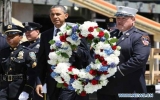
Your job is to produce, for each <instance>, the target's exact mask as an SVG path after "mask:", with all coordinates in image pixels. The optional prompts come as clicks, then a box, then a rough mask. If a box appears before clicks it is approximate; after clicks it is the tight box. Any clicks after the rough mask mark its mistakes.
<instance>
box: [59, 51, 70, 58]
mask: <svg viewBox="0 0 160 100" xmlns="http://www.w3.org/2000/svg"><path fill="white" fill-rule="evenodd" d="M61 56H62V57H64V58H69V56H68V55H67V53H64V52H61Z"/></svg>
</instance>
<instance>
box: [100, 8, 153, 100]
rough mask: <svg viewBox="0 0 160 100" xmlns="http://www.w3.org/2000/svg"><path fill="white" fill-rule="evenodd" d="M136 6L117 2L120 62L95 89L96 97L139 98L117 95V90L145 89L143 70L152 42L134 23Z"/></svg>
mask: <svg viewBox="0 0 160 100" xmlns="http://www.w3.org/2000/svg"><path fill="white" fill-rule="evenodd" d="M137 11H138V10H137V9H134V8H130V7H124V6H118V7H117V13H116V14H115V16H116V25H117V28H118V29H119V30H120V31H121V32H123V35H122V36H121V37H120V38H119V39H118V42H117V44H116V45H118V46H120V47H121V50H120V56H119V60H120V62H119V64H118V66H117V72H116V73H115V75H114V76H111V77H110V78H108V80H109V82H108V84H107V86H105V87H103V88H102V89H100V90H99V91H98V92H97V97H98V100H139V98H132V97H126V98H121V97H119V96H118V94H120V93H125V94H126V93H130V94H133V93H147V89H146V83H145V70H146V63H147V60H148V56H149V53H150V48H151V43H150V39H149V36H148V34H147V33H145V32H142V31H140V30H138V29H137V28H135V27H134V24H135V15H136V13H137Z"/></svg>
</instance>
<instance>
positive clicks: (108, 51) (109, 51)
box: [104, 48, 114, 55]
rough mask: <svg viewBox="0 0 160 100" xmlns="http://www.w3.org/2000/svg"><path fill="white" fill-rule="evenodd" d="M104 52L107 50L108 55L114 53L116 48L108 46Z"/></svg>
mask: <svg viewBox="0 0 160 100" xmlns="http://www.w3.org/2000/svg"><path fill="white" fill-rule="evenodd" d="M104 52H105V53H106V54H107V55H110V54H113V52H114V50H112V48H107V49H104Z"/></svg>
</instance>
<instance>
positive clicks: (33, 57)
mask: <svg viewBox="0 0 160 100" xmlns="http://www.w3.org/2000/svg"><path fill="white" fill-rule="evenodd" d="M29 56H30V57H31V58H32V59H33V60H36V55H35V53H34V52H29Z"/></svg>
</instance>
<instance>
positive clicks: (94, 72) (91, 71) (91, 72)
mask: <svg viewBox="0 0 160 100" xmlns="http://www.w3.org/2000/svg"><path fill="white" fill-rule="evenodd" d="M89 73H90V74H91V75H93V76H95V75H96V74H97V71H96V70H90V71H89Z"/></svg>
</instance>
